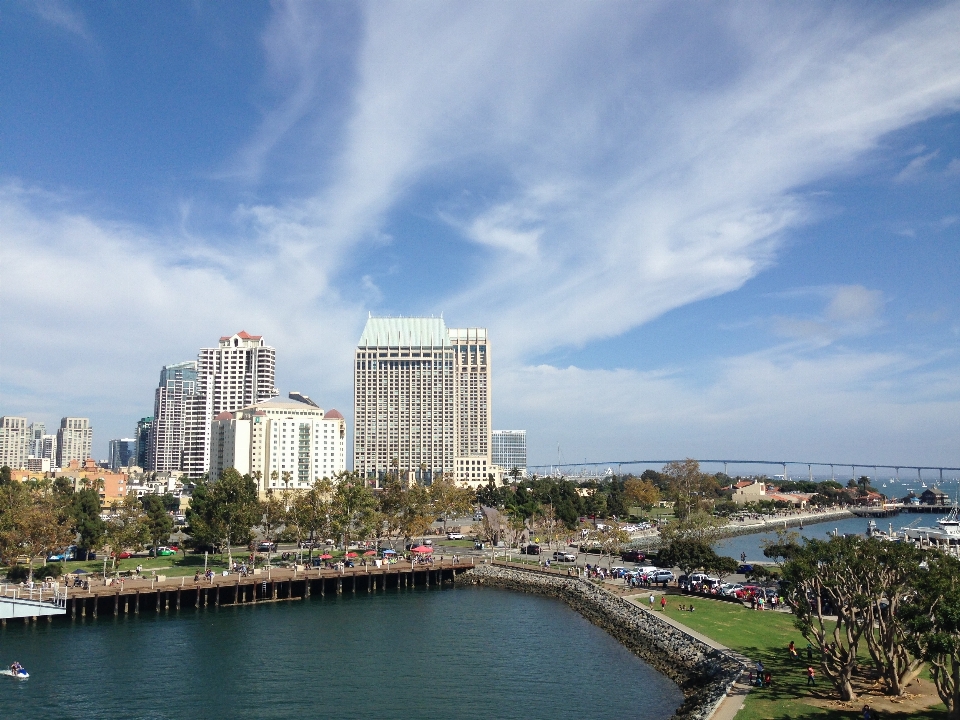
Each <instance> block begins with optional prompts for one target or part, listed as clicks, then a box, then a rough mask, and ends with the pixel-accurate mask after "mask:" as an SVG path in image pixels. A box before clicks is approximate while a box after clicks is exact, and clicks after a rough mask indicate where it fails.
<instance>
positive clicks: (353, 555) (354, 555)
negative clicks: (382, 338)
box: [347, 553, 357, 557]
mask: <svg viewBox="0 0 960 720" xmlns="http://www.w3.org/2000/svg"><path fill="white" fill-rule="evenodd" d="M356 556H357V554H356V553H347V557H356Z"/></svg>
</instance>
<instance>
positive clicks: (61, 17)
mask: <svg viewBox="0 0 960 720" xmlns="http://www.w3.org/2000/svg"><path fill="white" fill-rule="evenodd" d="M24 7H27V8H28V9H29V10H30V11H31V12H33V13H35V14H36V15H38V16H39V17H41V18H43V19H44V20H46V21H47V22H48V23H50V24H51V25H53V26H54V27H56V28H58V29H60V30H63V31H65V32H68V33H70V34H72V35H76V36H77V37H79V38H81V39H82V40H85V41H87V42H91V41H92V40H93V36H92V35H91V34H90V29H89V27H88V26H87V21H86V19H85V18H84V16H83V13H82V12H80V9H79V8H78V7H76V6H75V5H74V4H73V3H70V2H66V0H43V2H28V3H24Z"/></svg>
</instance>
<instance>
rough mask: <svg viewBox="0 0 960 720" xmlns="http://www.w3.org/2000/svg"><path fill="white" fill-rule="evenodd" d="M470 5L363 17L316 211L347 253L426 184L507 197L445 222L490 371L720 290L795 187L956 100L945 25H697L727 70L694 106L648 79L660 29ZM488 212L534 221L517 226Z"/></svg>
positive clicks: (770, 254)
mask: <svg viewBox="0 0 960 720" xmlns="http://www.w3.org/2000/svg"><path fill="white" fill-rule="evenodd" d="M477 7H478V6H474V5H441V4H429V5H420V6H417V7H416V8H413V7H411V6H408V5H391V4H380V5H376V6H369V8H368V11H369V16H368V29H367V34H366V36H365V39H364V43H363V47H362V59H361V62H360V71H359V87H358V91H357V94H356V96H355V102H356V112H355V115H354V117H353V119H352V121H351V123H350V133H349V138H350V140H349V142H348V143H347V145H346V146H345V150H344V154H343V159H342V169H343V170H342V172H340V173H339V174H338V178H339V180H338V181H337V182H336V183H335V185H334V186H333V187H332V188H331V189H329V190H328V191H326V192H325V193H324V194H323V195H322V199H321V202H322V204H323V205H324V206H325V207H329V208H331V212H332V213H333V214H334V216H335V217H334V218H333V225H334V226H335V227H340V228H351V230H349V231H347V232H348V234H353V235H356V234H357V232H358V231H359V229H360V227H362V224H360V223H358V222H357V221H356V218H363V219H365V220H367V221H369V220H370V218H373V217H377V216H378V215H379V216H382V214H383V213H384V212H385V211H386V210H387V209H388V208H390V207H392V206H393V205H394V204H395V203H396V202H398V201H399V200H400V198H403V197H405V194H406V193H407V192H409V191H410V188H412V187H413V186H415V184H416V183H418V182H419V181H421V179H422V178H424V177H425V176H428V174H429V173H431V172H433V171H436V170H437V169H438V168H443V167H447V166H449V165H452V164H459V165H460V166H462V165H463V164H464V163H467V164H469V163H472V162H476V161H480V162H481V163H482V166H483V168H486V169H488V170H489V171H492V172H496V173H498V174H499V175H500V176H501V177H506V178H509V181H508V183H507V184H506V186H505V188H504V190H503V191H502V192H501V193H500V194H499V195H498V197H497V198H496V199H495V200H493V201H492V202H490V203H488V204H481V205H480V206H479V207H477V208H476V210H475V211H474V212H473V214H472V215H471V214H469V213H467V214H465V215H464V218H463V221H462V222H461V226H462V227H463V228H464V230H463V232H464V236H465V239H467V240H469V241H473V242H482V243H484V244H486V245H487V246H488V247H490V248H491V249H492V250H493V251H494V254H495V257H493V258H491V261H490V262H489V264H488V265H487V266H483V265H479V266H477V267H478V269H477V271H476V272H477V274H478V276H479V277H478V278H477V280H478V281H477V282H471V283H469V285H468V287H469V288H470V289H468V290H465V291H464V292H463V293H462V294H460V295H458V296H457V297H456V298H454V300H453V311H455V312H460V313H464V314H467V313H470V314H474V315H475V310H472V309H473V308H477V307H480V306H482V307H484V308H485V317H484V318H477V321H483V322H487V323H488V324H490V325H491V326H494V328H495V330H496V332H497V336H498V337H499V338H501V343H500V347H501V352H504V353H506V354H507V355H508V356H511V357H513V356H520V355H522V354H523V353H524V352H526V348H529V347H537V348H539V349H547V348H550V347H552V346H556V345H558V344H583V343H586V342H589V341H591V340H594V339H598V338H602V337H609V336H613V335H617V334H619V333H622V332H624V331H626V330H629V329H630V328H633V327H636V326H637V325H639V324H641V323H643V322H645V321H647V320H649V319H651V318H653V317H656V316H658V315H660V314H662V313H664V312H666V311H668V310H670V309H672V308H674V307H678V306H680V305H684V304H687V303H690V302H693V301H696V300H699V299H702V298H706V297H710V296H713V295H717V294H719V293H723V292H728V291H730V290H733V289H736V288H738V287H740V286H741V285H742V284H743V283H744V282H745V281H746V280H748V279H749V278H751V277H753V276H755V275H756V274H757V273H758V272H760V271H761V270H762V269H763V268H765V267H767V266H768V264H769V263H770V262H772V261H773V260H774V258H775V250H776V247H777V242H778V240H779V237H780V235H781V234H782V233H783V232H784V231H786V230H789V229H792V228H795V227H797V226H798V225H799V224H802V223H804V222H807V221H809V219H810V218H811V207H810V205H809V204H808V203H807V202H805V201H804V199H803V198H802V197H801V196H799V195H798V194H797V188H799V187H801V186H803V185H805V184H807V183H810V182H814V181H816V180H818V179H821V178H823V177H825V176H827V175H829V174H831V173H834V172H837V171H839V170H842V169H844V168H845V167H847V166H848V165H849V164H850V163H851V162H853V161H854V160H855V159H856V158H858V157H859V156H860V155H861V154H862V153H864V152H865V151H868V150H870V149H871V148H873V147H874V146H875V145H876V143H877V141H878V140H879V138H881V137H882V136H883V135H884V134H885V133H888V132H890V131H892V130H895V129H898V128H901V127H904V126H906V125H908V124H910V123H913V122H916V121H918V120H921V119H923V118H925V117H929V116H931V115H933V114H936V113H939V112H944V111H946V110H948V109H951V108H955V107H956V106H957V101H958V98H960V50H958V48H957V47H956V43H955V42H953V40H954V38H952V37H951V36H950V34H949V33H946V32H944V31H943V30H942V28H944V27H949V26H950V25H951V23H955V22H956V21H958V20H960V18H958V7H957V6H944V7H937V8H930V9H926V10H924V11H922V12H920V11H918V12H915V13H912V14H909V15H907V16H902V17H900V18H898V19H896V20H895V21H888V22H886V24H884V23H883V22H880V21H876V20H875V21H872V22H869V23H863V22H862V18H856V17H853V16H852V15H850V14H848V13H845V12H843V11H835V12H830V13H825V14H823V15H822V16H820V17H816V15H815V13H813V12H809V11H804V12H802V13H800V14H798V16H797V17H795V18H792V19H790V18H787V19H786V21H785V18H784V15H783V12H782V8H780V9H778V10H777V11H776V12H774V11H772V10H771V11H769V12H764V11H763V9H760V10H757V9H756V8H754V10H756V12H751V13H736V12H734V13H729V14H725V13H723V12H720V11H718V10H714V11H712V12H710V13H706V14H705V16H704V18H702V19H701V20H700V21H699V22H700V26H699V27H698V30H699V31H700V32H702V33H703V36H704V37H713V38H714V39H713V40H711V43H712V44H711V46H710V47H709V48H707V49H706V50H705V52H709V51H710V50H715V49H718V48H720V46H721V45H723V46H724V47H732V48H734V50H732V51H729V52H728V53H727V54H728V55H730V56H734V60H731V59H730V58H729V57H724V58H722V62H719V61H718V64H722V65H724V66H725V68H724V69H723V70H722V74H723V77H722V78H721V80H722V81H719V82H716V83H715V84H712V85H710V86H709V87H708V89H705V90H704V91H701V92H697V93H692V92H690V90H689V88H688V87H685V86H684V84H683V83H682V82H680V81H681V80H684V78H683V77H682V76H681V74H680V72H679V71H678V70H677V66H676V65H671V64H670V63H669V62H668V59H669V58H667V60H664V61H662V62H661V58H663V57H666V54H667V53H668V51H669V48H668V46H669V45H670V43H671V42H673V41H674V40H676V30H675V29H672V30H671V29H665V28H664V27H663V26H662V25H658V22H660V19H659V18H658V15H657V12H656V11H655V10H653V9H649V10H648V9H643V8H641V9H637V8H632V9H629V10H627V9H625V7H624V6H617V8H616V9H615V11H612V10H610V9H609V8H607V9H604V8H601V9H597V8H596V7H595V6H583V5H570V6H565V7H564V9H563V10H562V11H555V12H550V13H545V12H543V10H544V8H543V7H542V6H538V5H523V6H510V7H505V8H500V12H498V13H496V14H491V13H487V12H482V11H478V9H477ZM663 30H666V31H665V32H663V33H661V34H659V35H658V33H659V31H663ZM410 38H416V39H417V42H416V43H411V42H410ZM716 38H720V39H719V40H717V39H716ZM638 44H641V45H642V48H643V49H642V50H640V51H639V52H638V51H637V47H638ZM612 67H615V68H617V72H615V73H610V72H608V69H609V68H612ZM544 184H547V185H551V186H558V187H564V188H575V189H576V193H575V195H573V196H571V197H568V198H566V202H565V205H564V206H562V207H561V208H560V209H559V211H558V212H556V213H551V214H548V215H545V216H544V215H543V213H542V212H541V207H540V206H539V204H538V201H536V200H535V199H531V198H533V197H534V194H533V193H532V192H531V190H532V188H535V187H538V186H542V185H544ZM504 209H507V210H506V211H505V210H504ZM504 212H507V213H508V214H509V216H510V218H518V217H519V218H533V217H537V218H542V220H539V221H538V222H536V223H534V224H531V225H528V226H523V225H521V226H520V227H517V226H516V224H515V223H510V222H505V221H504V219H503V217H502V216H503V214H504ZM350 218H353V220H350ZM518 247H519V248H521V249H522V252H520V253H516V250H517V248H518ZM534 247H535V248H536V252H535V253H534V252H533V248H534ZM498 249H502V250H501V251H502V252H510V253H511V254H513V255H515V256H517V255H518V256H519V257H516V259H515V260H513V261H510V262H509V263H505V262H504V259H505V258H502V257H500V256H497V255H496V251H497V250H498ZM524 256H527V257H528V258H529V259H527V260H524ZM521 278H522V279H523V280H524V282H523V283H519V282H518V280H520V279H521ZM599 286H602V287H603V288H604V292H602V293H599V292H597V288H598V287H599ZM508 288H509V292H506V290H507V289H508ZM481 298H482V299H483V303H482V304H480V303H478V300H480V299H481ZM447 308H448V309H450V303H447Z"/></svg>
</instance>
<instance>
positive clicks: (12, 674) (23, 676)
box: [0, 670, 30, 680]
mask: <svg viewBox="0 0 960 720" xmlns="http://www.w3.org/2000/svg"><path fill="white" fill-rule="evenodd" d="M0 675H7V676H9V677H15V678H20V679H21V680H26V679H27V678H28V677H30V673H28V672H27V671H26V670H23V671H21V672H18V673H15V672H13V671H12V670H0Z"/></svg>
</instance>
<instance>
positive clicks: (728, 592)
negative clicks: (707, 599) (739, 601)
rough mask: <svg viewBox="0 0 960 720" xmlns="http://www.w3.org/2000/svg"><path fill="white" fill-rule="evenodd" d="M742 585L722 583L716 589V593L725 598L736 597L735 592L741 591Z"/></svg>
mask: <svg viewBox="0 0 960 720" xmlns="http://www.w3.org/2000/svg"><path fill="white" fill-rule="evenodd" d="M742 589H743V585H741V584H740V583H724V584H723V585H721V586H720V587H719V589H718V592H719V593H720V594H721V595H723V596H725V597H736V595H737V591H738V590H742Z"/></svg>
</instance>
